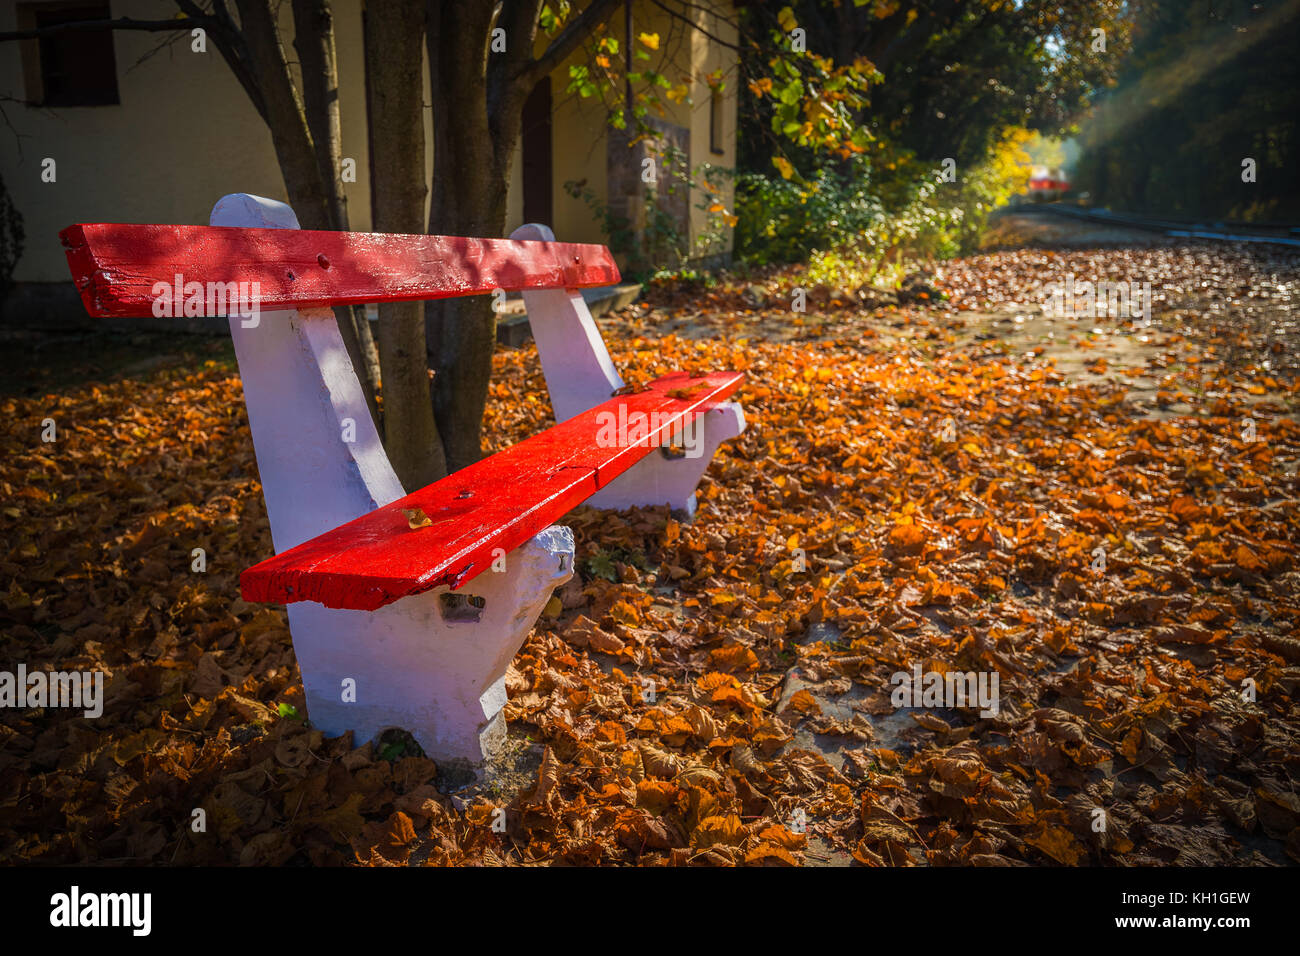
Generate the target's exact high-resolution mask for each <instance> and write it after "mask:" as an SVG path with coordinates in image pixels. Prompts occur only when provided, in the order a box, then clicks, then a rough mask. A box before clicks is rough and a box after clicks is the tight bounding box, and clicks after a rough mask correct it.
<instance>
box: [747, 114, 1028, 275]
mask: <svg viewBox="0 0 1300 956" xmlns="http://www.w3.org/2000/svg"><path fill="white" fill-rule="evenodd" d="M1028 137H1029V134H1028V133H1026V132H1025V131H1024V130H1015V129H1013V130H1008V131H1007V132H1006V133H1004V134H1003V136H1002V137H1001V138H1000V139H999V141H998V143H997V145H996V146H995V148H994V149H993V150H992V151H991V153H990V156H989V158H988V159H987V160H986V161H985V162H984V163H982V164H981V165H979V166H977V167H975V168H973V169H971V170H969V171H968V172H966V173H965V174H963V173H962V172H961V171H958V176H957V181H956V182H952V183H946V182H941V181H940V179H939V175H938V169H939V165H940V164H939V163H937V162H922V161H920V160H917V159H916V157H915V156H913V155H911V154H910V153H905V152H894V151H890V150H889V149H888V148H887V147H885V146H881V147H880V148H879V149H878V150H877V152H876V153H874V154H873V155H872V156H870V157H865V156H861V157H855V159H854V160H853V161H851V162H850V163H849V164H847V165H846V166H845V167H843V168H841V169H835V170H832V169H829V168H821V169H818V170H817V171H816V172H814V173H812V174H810V175H808V176H804V177H795V176H792V177H791V178H789V179H785V178H781V177H779V176H768V175H765V174H763V173H754V172H750V173H744V174H742V175H740V176H739V177H738V178H737V183H736V212H737V214H738V215H739V217H740V221H739V223H738V224H737V227H736V255H737V256H738V257H739V258H740V259H742V260H743V261H745V262H747V263H749V264H752V265H767V264H770V263H792V262H807V263H808V264H809V268H810V273H811V276H812V281H814V282H825V284H827V285H838V286H845V287H854V286H857V285H861V284H863V283H870V282H875V281H878V280H880V279H882V278H884V279H887V280H889V281H890V282H891V283H892V282H893V281H896V280H897V279H898V278H899V277H901V274H902V273H903V272H905V271H906V270H907V268H908V267H909V265H912V264H917V263H920V262H926V261H930V260H934V259H947V258H951V257H953V256H955V255H960V254H962V253H965V252H969V251H971V250H972V249H974V248H975V246H976V243H977V242H978V240H979V235H980V233H981V232H982V230H983V228H984V225H985V223H986V221H987V219H988V215H989V213H990V212H992V211H993V209H995V208H996V207H997V206H1000V205H1003V204H1004V203H1006V202H1007V201H1008V200H1009V199H1010V198H1011V196H1012V195H1014V194H1015V193H1016V192H1018V191H1019V190H1021V189H1023V188H1024V186H1025V185H1026V184H1027V183H1028V178H1029V157H1028V155H1027V154H1026V153H1025V152H1024V150H1023V145H1024V143H1025V141H1026V140H1027V139H1028Z"/></svg>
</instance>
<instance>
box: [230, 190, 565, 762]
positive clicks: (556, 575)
mask: <svg viewBox="0 0 1300 956" xmlns="http://www.w3.org/2000/svg"><path fill="white" fill-rule="evenodd" d="M211 224H212V225H214V226H241V227H261V228H278V229H297V228H298V220H297V218H296V217H295V216H294V214H293V210H292V209H290V208H289V207H288V206H286V205H285V204H284V203H280V202H275V201H274V200H269V199H263V198H260V197H257V196H249V195H246V194H242V193H239V194H234V195H230V196H225V197H224V198H222V199H221V200H220V201H219V202H218V203H217V205H216V206H215V207H214V208H213V210H212V217H211ZM230 332H231V335H232V337H233V339H234V344H235V354H236V357H237V358H238V360H239V370H240V376H241V378H242V379H243V384H244V402H245V404H246V405H247V407H248V420H249V427H250V429H251V430H252V433H253V447H254V449H255V451H256V454H257V465H258V471H259V473H260V475H261V480H262V491H263V494H264V496H265V498H266V511H267V517H268V518H269V520H270V524H271V538H272V540H273V542H274V544H275V550H276V552H277V553H279V552H282V551H285V550H287V549H289V548H292V547H295V546H296V545H299V544H301V543H302V542H304V541H307V540H309V539H311V538H314V537H316V536H317V535H319V534H322V533H324V532H326V531H329V530H330V529H332V528H336V527H338V526H339V525H341V524H344V523H346V522H348V521H351V520H353V519H354V518H358V517H360V516H361V515H363V514H365V513H366V512H368V511H371V510H373V509H374V508H377V507H379V506H381V505H385V504H388V503H389V502H392V501H395V500H396V499H398V498H400V497H402V496H403V495H404V494H405V491H404V490H403V488H402V486H401V483H400V482H399V481H398V480H397V476H396V474H395V473H394V472H393V469H392V466H391V465H390V464H389V462H388V457H387V455H386V454H385V453H384V449H383V445H382V444H381V442H380V440H379V435H378V434H377V433H376V431H375V427H374V424H373V423H372V421H371V419H370V415H369V412H368V411H367V408H366V403H365V398H364V396H363V394H362V392H361V385H360V383H359V382H358V381H357V377H356V374H355V372H354V371H353V368H352V363H351V361H350V360H349V358H348V354H347V351H346V349H345V348H344V345H343V340H342V338H341V337H340V336H339V332H338V326H337V325H336V324H335V322H334V315H333V313H332V312H331V311H330V310H329V309H313V310H301V311H290V312H271V313H265V314H263V315H261V316H259V317H258V321H257V322H256V324H253V323H252V322H251V320H248V319H244V318H241V317H239V316H232V317H231V319H230ZM572 573H573V535H572V533H571V532H570V531H569V529H568V528H563V527H559V526H554V525H553V526H551V527H550V528H547V529H545V530H544V531H542V532H541V533H540V534H538V535H536V536H535V537H534V538H533V539H532V540H531V541H529V542H528V543H527V544H525V545H524V546H522V547H520V548H517V549H516V550H515V551H513V552H512V553H510V554H509V555H507V556H506V557H505V569H504V570H503V571H501V572H492V571H488V572H485V573H483V574H481V575H480V576H479V577H478V578H475V579H474V580H473V581H471V582H469V583H468V584H467V585H465V587H464V588H463V589H462V592H460V593H463V594H466V595H475V596H477V597H479V598H482V599H483V600H484V602H485V603H484V605H483V607H482V609H481V611H479V609H476V608H474V607H473V606H467V605H464V604H459V605H454V606H452V607H450V608H444V595H445V594H447V593H448V592H447V590H446V589H445V588H439V589H437V590H435V591H429V592H427V593H424V594H419V595H415V596H413V597H407V598H403V599H402V600H400V601H397V602H395V603H393V604H389V605H387V606H385V607H382V608H380V609H379V610H377V611H346V610H334V609H329V608H325V607H323V606H322V605H320V604H315V603H312V602H306V601H304V602H301V603H297V604H291V605H289V629H290V632H291V633H292V635H293V643H294V652H295V654H296V656H297V658H298V666H299V668H300V669H301V671H302V678H303V687H304V689H305V691H306V697H307V716H308V718H309V719H310V720H311V722H312V724H313V726H316V727H319V728H320V729H321V730H323V731H325V733H327V734H329V735H331V736H335V735H338V734H342V733H344V732H345V731H348V730H352V731H354V732H355V734H356V740H357V742H358V743H362V742H364V741H366V740H368V739H371V738H373V737H374V736H377V735H378V734H380V733H382V732H383V731H384V730H387V729H389V728H393V727H398V728H402V729H404V730H408V731H410V732H411V733H412V734H413V735H414V736H415V739H416V740H417V741H418V742H419V744H420V746H421V747H423V748H424V751H425V752H426V753H427V754H429V755H430V756H431V757H433V758H434V759H435V760H442V761H444V762H445V761H449V760H461V761H465V762H467V763H469V764H471V765H472V764H477V763H480V762H481V761H482V760H483V759H484V758H485V757H486V756H488V755H489V752H490V751H491V749H492V747H493V745H494V744H495V743H496V742H497V741H498V740H499V739H500V738H501V737H502V736H503V735H504V730H505V728H504V722H503V721H502V719H501V709H502V707H503V706H504V705H505V702H506V693H505V672H506V668H507V667H508V666H509V664H510V661H511V659H512V658H513V657H514V655H515V652H516V651H518V649H519V647H520V645H522V644H523V642H524V640H525V638H526V637H527V636H528V632H529V630H530V629H531V628H532V626H533V624H534V622H535V621H536V620H537V616H538V615H539V614H540V613H541V610H542V608H543V607H544V606H545V604H546V601H547V599H548V598H549V597H550V594H551V592H552V590H553V589H554V588H555V587H556V586H558V585H559V584H561V583H563V582H564V581H565V580H567V579H568V578H569V576H570V575H571V574H572ZM456 600H457V601H459V600H460V599H456ZM471 618H477V619H471Z"/></svg>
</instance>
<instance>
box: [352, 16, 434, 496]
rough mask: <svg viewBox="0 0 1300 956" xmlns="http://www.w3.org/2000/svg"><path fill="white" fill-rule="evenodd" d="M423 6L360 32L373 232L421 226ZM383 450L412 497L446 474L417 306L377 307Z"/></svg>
mask: <svg viewBox="0 0 1300 956" xmlns="http://www.w3.org/2000/svg"><path fill="white" fill-rule="evenodd" d="M424 8H425V0H390V2H389V3H386V4H385V5H384V7H383V13H384V15H383V16H376V17H371V18H370V19H369V20H368V21H367V24H366V68H367V70H368V71H369V74H370V83H369V103H368V108H369V113H370V138H371V139H370V145H371V155H372V157H373V160H372V162H373V165H372V168H371V176H372V177H373V190H372V194H373V202H374V209H373V217H374V226H375V229H376V231H381V232H400V233H418V232H420V231H421V229H422V227H423V226H424V201H425V198H426V196H427V195H428V186H427V184H426V182H425V178H424V97H423V89H424V84H423V82H422V79H423V74H422V72H421V71H422V68H423V61H422V56H421V54H422V52H423V47H422V44H421V41H422V38H423V30H422V27H423V23H424V12H425V9H424ZM379 363H380V369H381V374H382V376H383V383H384V388H383V395H384V447H385V448H386V449H387V451H388V459H389V461H391V462H392V464H393V470H394V471H396V472H397V477H398V478H399V479H401V482H402V484H403V486H404V487H405V488H406V489H407V490H408V491H412V490H415V489H417V488H422V487H423V486H425V485H427V484H429V483H431V482H434V481H437V480H438V479H439V478H441V477H443V476H444V475H445V474H446V473H447V463H446V460H445V458H444V456H443V446H442V442H441V441H440V440H439V437H438V428H437V425H436V423H435V420H434V414H433V405H432V404H431V401H430V397H429V366H428V362H427V359H426V356H425V328H424V313H423V308H422V305H421V303H419V302H386V303H382V304H381V305H380V306H379Z"/></svg>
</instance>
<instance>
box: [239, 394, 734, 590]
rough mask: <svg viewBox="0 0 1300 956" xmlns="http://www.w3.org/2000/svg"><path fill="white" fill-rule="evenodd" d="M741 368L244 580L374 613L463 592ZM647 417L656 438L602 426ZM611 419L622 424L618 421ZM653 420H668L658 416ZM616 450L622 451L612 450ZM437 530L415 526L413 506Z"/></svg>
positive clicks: (594, 424)
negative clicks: (424, 596) (497, 558)
mask: <svg viewBox="0 0 1300 956" xmlns="http://www.w3.org/2000/svg"><path fill="white" fill-rule="evenodd" d="M743 380H744V375H743V374H742V373H740V372H711V373H709V374H708V375H704V376H691V375H689V374H687V373H684V372H678V373H675V374H673V375H668V376H665V377H663V378H660V379H657V380H656V381H654V382H653V383H651V384H650V386H649V387H648V388H647V389H646V390H644V391H640V392H634V393H632V394H628V395H619V396H616V397H614V398H611V399H610V400H609V401H607V402H605V403H604V404H602V405H598V406H596V407H595V408H593V409H590V410H588V411H586V412H583V413H582V414H581V415H576V416H574V417H573V418H570V419H568V420H567V421H564V422H561V423H560V424H558V425H556V426H554V427H553V428H549V429H547V430H546V431H544V432H542V433H541V434H539V435H534V436H533V437H532V438H529V439H527V440H525V441H522V442H520V443H519V444H517V445H513V446H511V447H510V448H507V449H505V450H504V451H501V452H498V453H497V454H495V455H492V456H491V457H489V458H485V459H484V460H482V461H480V462H478V463H477V464H474V465H471V466H469V467H468V468H464V469H462V470H460V471H458V472H456V473H455V474H454V475H450V476H448V477H447V478H444V479H442V480H441V481H438V482H435V483H434V484H432V485H429V486H427V487H425V488H422V489H420V490H419V491H416V492H413V493H411V494H409V495H407V496H406V497H405V498H401V499H399V500H397V501H394V502H393V503H392V504H389V505H385V506H384V507H382V508H378V509H376V510H374V511H371V512H369V513H368V514H365V515H363V516H362V517H360V518H357V519H356V520H355V521H350V522H348V523H347V524H345V525H341V526H340V527H338V528H335V529H334V530H332V531H327V532H325V533H324V534H322V535H319V536H317V537H315V538H313V539H311V540H310V541H306V542H304V543H302V544H300V545H298V546H297V547H296V548H291V549H289V550H288V551H285V552H283V553H282V554H278V555H276V556H275V557H273V558H269V559H267V560H266V561H263V562H261V563H260V564H257V565H254V566H253V567H251V568H249V569H248V570H247V571H245V572H244V573H243V574H242V575H240V578H239V584H240V590H241V592H242V593H243V596H244V599H245V600H246V601H273V602H279V603H285V604H289V603H292V602H294V601H318V602H320V603H321V604H324V605H325V606H326V607H333V608H352V609H355V610H364V611H371V610H374V609H375V608H379V607H383V606H384V605H385V604H390V603H392V602H393V601H396V600H397V599H398V598H400V597H404V596H406V595H408V594H418V593H420V592H422V591H427V590H429V589H431V588H435V587H438V586H439V585H444V584H445V585H448V586H449V587H451V588H452V589H453V590H454V589H456V588H459V587H461V586H462V585H463V584H465V583H466V582H467V581H469V580H470V579H472V578H473V577H474V576H475V575H477V574H479V573H480V572H482V571H484V570H486V569H487V568H488V567H490V566H491V564H492V560H493V552H494V550H495V549H497V548H502V549H504V550H505V551H506V552H509V551H511V550H512V549H514V548H516V547H518V546H519V545H521V544H523V543H524V542H525V541H527V540H528V539H529V538H531V537H532V536H533V535H535V534H537V532H539V531H541V530H542V529H543V528H545V527H546V526H547V525H549V524H551V523H553V522H554V521H555V520H556V519H558V518H560V517H561V516H563V515H564V514H566V513H567V512H569V511H570V510H571V509H572V508H574V507H576V506H577V505H579V504H581V503H582V502H583V501H585V500H586V499H587V498H589V497H590V496H591V495H592V494H594V493H595V492H596V491H597V490H599V489H600V488H603V487H604V486H605V485H608V484H609V483H610V482H611V481H613V480H614V479H615V478H616V477H618V476H619V475H620V474H622V473H623V472H624V471H626V470H627V469H628V468H630V467H631V466H632V465H634V464H635V463H636V462H638V461H640V460H641V459H642V458H644V457H645V456H646V455H648V454H650V452H651V451H653V450H654V448H655V447H657V446H658V445H661V444H666V443H667V438H668V436H671V435H673V434H675V433H676V432H677V431H678V430H679V427H680V425H681V423H682V422H683V421H684V420H686V419H688V418H695V417H698V416H699V415H700V414H703V413H704V412H705V411H707V410H708V409H710V408H712V407H714V406H715V405H717V404H718V403H719V402H720V401H722V400H723V399H725V398H726V397H727V396H728V395H730V394H732V393H733V392H734V391H735V390H736V389H737V388H739V387H740V384H741V382H742V381H743ZM638 413H644V414H645V415H646V416H647V417H648V424H649V425H650V426H651V427H649V428H647V429H646V430H645V432H644V434H645V435H646V440H645V441H644V442H641V443H640V444H629V440H630V441H631V442H635V441H637V439H638V438H639V437H640V433H638V432H635V431H633V430H632V428H631V427H630V428H629V429H628V431H627V434H626V439H624V438H623V437H622V436H620V440H619V441H618V442H617V443H611V442H610V441H609V440H608V439H609V438H610V437H611V436H610V434H609V432H605V434H604V435H603V436H602V428H609V427H610V425H611V424H612V423H616V422H618V421H623V422H625V423H627V424H628V425H629V426H632V427H635V424H636V422H637V421H638V419H637V414H638ZM610 415H612V416H613V418H612V420H611V418H610ZM650 416H657V420H656V419H655V418H652V417H650ZM611 444H612V447H611ZM414 508H419V509H421V510H423V511H424V513H425V514H426V515H427V516H428V517H429V519H430V521H431V522H432V524H430V525H427V526H425V527H422V528H415V529H412V528H411V527H410V524H409V522H408V519H407V516H406V515H405V513H404V509H414Z"/></svg>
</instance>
